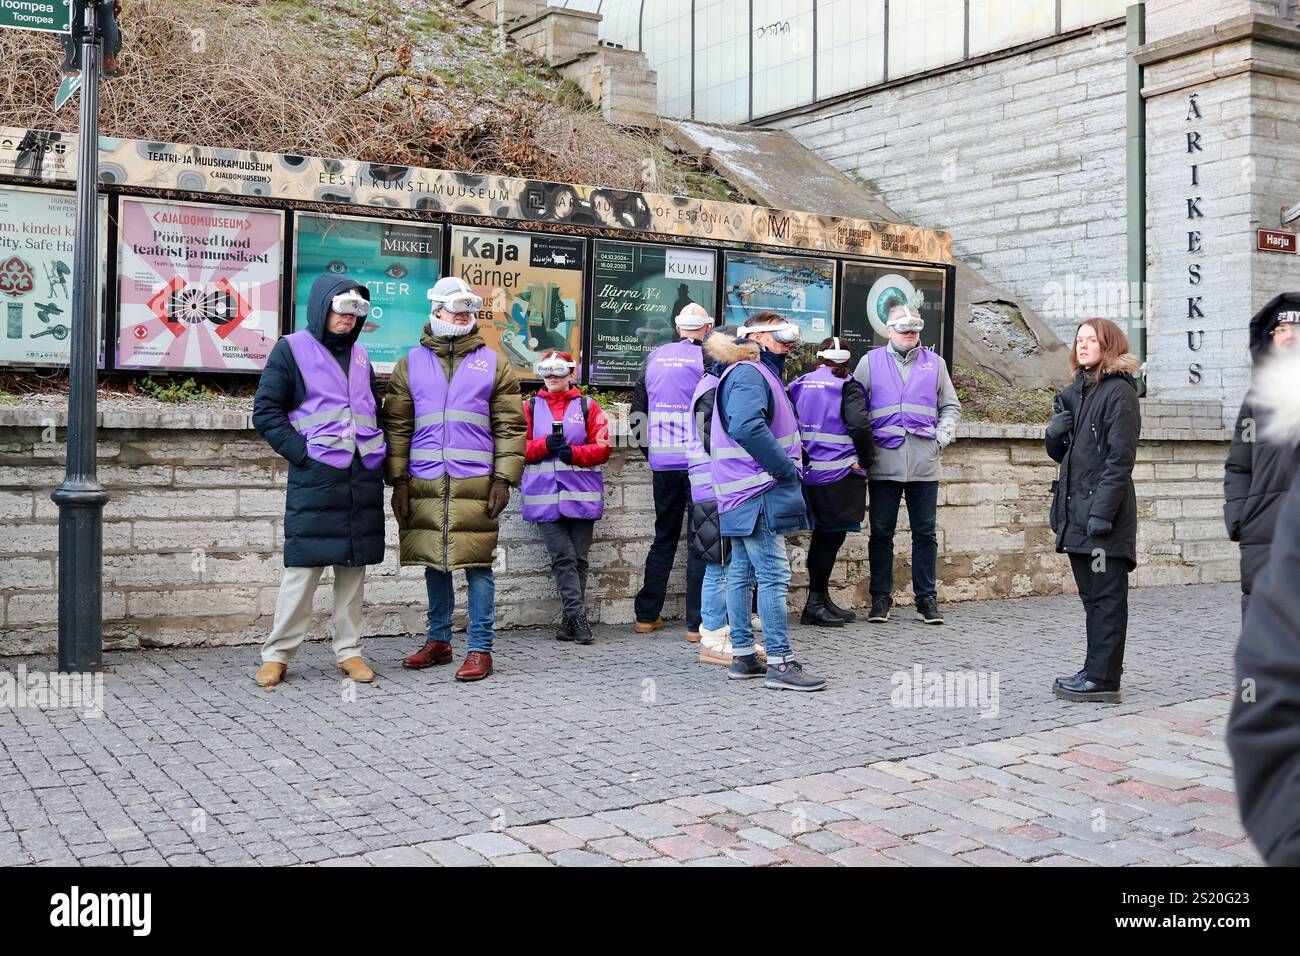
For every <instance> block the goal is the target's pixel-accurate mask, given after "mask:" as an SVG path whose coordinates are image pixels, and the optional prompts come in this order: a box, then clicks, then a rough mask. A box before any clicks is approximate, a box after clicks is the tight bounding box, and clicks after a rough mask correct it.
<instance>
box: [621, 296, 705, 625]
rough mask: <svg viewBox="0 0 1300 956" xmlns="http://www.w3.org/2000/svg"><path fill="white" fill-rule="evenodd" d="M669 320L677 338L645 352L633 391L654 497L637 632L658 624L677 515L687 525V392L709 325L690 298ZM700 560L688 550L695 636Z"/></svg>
mask: <svg viewBox="0 0 1300 956" xmlns="http://www.w3.org/2000/svg"><path fill="white" fill-rule="evenodd" d="M674 323H675V325H676V327H677V334H678V336H680V338H678V339H677V341H675V342H670V343H668V344H667V345H661V346H659V347H658V348H657V349H655V350H654V351H652V352H651V353H650V354H649V356H647V357H646V363H645V368H644V369H642V372H641V378H640V379H639V380H638V381H637V383H636V387H635V388H634V389H633V391H632V409H631V411H632V417H631V421H632V422H633V423H634V425H633V427H634V428H635V429H637V431H638V432H640V431H641V428H642V423H643V428H644V435H645V441H644V443H642V444H641V450H642V451H643V452H644V453H645V455H646V458H647V459H649V461H650V469H651V471H652V472H653V475H652V482H653V490H654V500H655V540H654V543H653V544H652V545H650V553H649V554H647V555H646V559H645V578H644V581H643V583H642V585H641V590H640V591H638V592H637V595H636V601H635V603H634V611H635V614H636V623H635V625H634V627H635V630H636V632H637V633H638V634H649V633H650V632H651V631H656V630H658V629H659V628H661V627H663V625H664V622H663V619H662V618H661V617H660V612H662V611H663V606H664V598H665V596H666V595H667V593H668V577H669V575H670V574H671V573H672V570H673V561H674V560H675V558H676V557H677V543H678V541H680V540H681V536H682V518H683V517H686V519H687V532H686V533H687V535H688V537H689V535H690V534H691V530H690V503H691V484H690V479H689V477H688V476H687V461H686V441H687V427H688V422H689V419H690V414H691V413H690V404H691V395H692V394H693V393H694V391H695V386H696V385H697V384H698V383H699V381H700V376H701V375H703V374H704V356H703V352H702V351H701V350H700V343H701V342H703V341H704V337H705V336H706V335H708V334H709V330H710V329H712V328H713V319H712V318H711V317H710V316H709V313H708V310H706V309H705V308H704V307H703V306H700V305H696V304H695V303H691V304H690V305H688V306H686V307H685V308H684V309H682V310H681V312H680V313H679V314H678V315H677V317H676V319H675V320H674ZM703 582H704V562H703V561H700V560H699V559H698V558H695V557H692V556H691V555H690V553H689V548H688V549H687V556H686V639H687V640H688V641H698V640H699V639H700V588H701V585H702V584H703Z"/></svg>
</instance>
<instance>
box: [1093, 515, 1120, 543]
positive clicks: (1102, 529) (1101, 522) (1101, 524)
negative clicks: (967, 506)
mask: <svg viewBox="0 0 1300 956" xmlns="http://www.w3.org/2000/svg"><path fill="white" fill-rule="evenodd" d="M1114 527H1115V526H1114V525H1113V524H1111V523H1110V522H1109V521H1107V520H1106V519H1105V518H1098V517H1097V516H1096V515H1089V516H1088V537H1090V538H1104V537H1106V535H1108V534H1110V532H1111V529H1113V528H1114Z"/></svg>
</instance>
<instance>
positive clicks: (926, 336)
mask: <svg viewBox="0 0 1300 956" xmlns="http://www.w3.org/2000/svg"><path fill="white" fill-rule="evenodd" d="M943 293H944V272H943V270H942V269H911V268H900V267H899V266H898V264H897V263H870V262H846V263H844V275H843V278H842V283H841V286H840V335H841V336H843V338H844V341H845V343H846V344H847V345H848V348H849V350H850V351H851V352H852V353H853V362H854V363H855V364H856V363H857V361H858V360H859V359H860V358H861V357H862V356H863V355H865V354H866V353H867V351H868V350H869V349H873V348H875V347H876V346H879V345H884V344H885V343H886V342H888V341H889V335H888V333H887V332H886V331H885V322H886V320H888V318H889V310H890V309H891V308H893V307H894V306H895V305H899V304H903V305H914V306H916V308H917V309H918V311H919V312H920V314H921V318H922V319H924V320H925V328H923V329H922V330H921V344H922V345H924V346H925V347H926V348H928V349H933V350H934V351H935V352H938V353H940V354H942V353H943V331H944V330H943Z"/></svg>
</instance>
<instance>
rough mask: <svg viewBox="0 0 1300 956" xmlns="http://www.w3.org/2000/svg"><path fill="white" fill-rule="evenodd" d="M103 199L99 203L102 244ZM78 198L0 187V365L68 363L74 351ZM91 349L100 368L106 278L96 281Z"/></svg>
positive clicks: (105, 203) (102, 239) (105, 209)
mask: <svg viewBox="0 0 1300 956" xmlns="http://www.w3.org/2000/svg"><path fill="white" fill-rule="evenodd" d="M107 221H108V200H107V199H105V198H101V199H100V201H99V222H100V244H101V246H100V247H101V248H103V246H104V244H105V243H106V241H107V240H106V231H107V228H106V227H107ZM76 233H77V195H76V193H72V192H57V191H52V190H45V189H0V320H2V321H3V322H4V336H3V337H0V365H29V366H46V365H67V364H68V359H69V356H70V355H71V351H72V288H73V285H74V281H73V275H72V263H73V260H74V247H75V245H76ZM99 280H100V281H99V283H98V286H99V296H98V299H99V308H98V309H97V310H96V311H97V314H98V321H97V323H96V325H97V328H96V335H95V341H96V342H97V343H98V344H97V345H96V346H95V351H96V353H97V354H98V355H99V366H100V367H101V368H102V367H103V365H104V352H103V342H104V294H103V292H104V285H103V280H104V275H103V272H102V270H101V272H100V276H99Z"/></svg>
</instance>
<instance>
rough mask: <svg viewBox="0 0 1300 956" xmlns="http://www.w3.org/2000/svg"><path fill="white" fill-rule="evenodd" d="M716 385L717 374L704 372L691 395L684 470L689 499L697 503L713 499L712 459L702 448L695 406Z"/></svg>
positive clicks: (702, 443) (702, 440) (702, 442)
mask: <svg viewBox="0 0 1300 956" xmlns="http://www.w3.org/2000/svg"><path fill="white" fill-rule="evenodd" d="M717 387H718V376H716V375H714V374H713V373H712V372H705V373H704V377H703V378H701V379H700V383H699V384H698V385H696V386H695V394H694V395H692V396H691V419H690V434H689V435H688V436H687V442H686V472H687V475H688V476H689V477H690V481H691V501H693V502H695V503H696V504H697V505H698V504H700V503H701V502H704V501H713V500H714V494H713V459H712V458H710V457H709V453H708V452H707V451H705V450H704V439H702V438H701V437H700V421H699V416H698V415H697V414H696V412H695V409H696V406H697V405H699V401H700V399H701V398H703V397H704V396H705V395H706V394H708V393H709V392H711V391H713V390H714V389H715V388H717Z"/></svg>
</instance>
